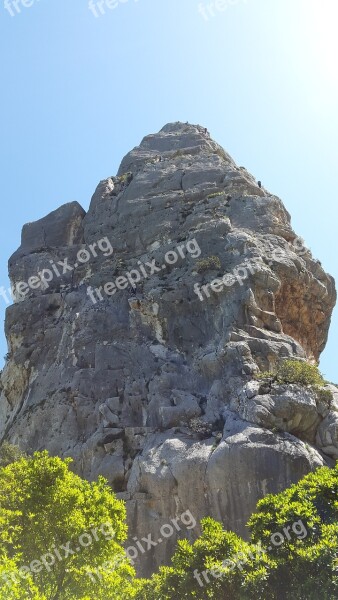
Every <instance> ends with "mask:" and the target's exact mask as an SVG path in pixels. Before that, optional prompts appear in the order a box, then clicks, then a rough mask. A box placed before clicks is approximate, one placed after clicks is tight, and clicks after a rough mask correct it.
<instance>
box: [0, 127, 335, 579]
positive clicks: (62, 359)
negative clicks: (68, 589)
mask: <svg viewBox="0 0 338 600" xmlns="http://www.w3.org/2000/svg"><path fill="white" fill-rule="evenodd" d="M9 271H10V278H11V281H12V285H13V287H15V292H14V297H15V303H14V304H13V305H12V306H10V307H9V308H8V309H7V315H6V336H7V340H8V345H9V360H8V362H7V364H6V367H5V369H4V371H3V373H2V395H1V403H0V414H1V429H2V435H3V436H6V438H7V439H8V440H10V441H11V442H13V443H16V444H19V445H20V447H21V448H23V449H25V450H27V451H29V452H31V451H33V450H40V449H43V448H47V449H48V450H49V451H50V452H51V453H52V454H59V455H61V456H72V457H73V458H74V468H75V470H76V471H77V472H78V473H79V474H81V475H82V476H84V477H86V478H88V479H94V478H96V477H97V476H98V475H99V474H103V475H104V476H105V477H107V479H108V480H109V482H110V483H111V485H112V487H113V489H114V490H115V491H116V492H117V493H118V494H119V495H120V497H122V498H124V499H125V500H126V501H127V507H128V517H129V525H130V538H131V539H132V538H133V537H136V536H137V537H138V539H141V538H142V537H143V536H145V537H147V536H148V535H149V534H151V535H152V539H154V540H157V539H158V538H159V530H160V527H161V525H163V524H167V523H170V520H171V519H175V518H177V517H179V515H181V514H182V513H184V512H185V511H187V510H190V511H191V513H192V514H193V515H194V517H195V519H196V521H199V519H201V518H202V517H203V516H205V515H212V516H213V517H215V518H217V519H220V520H222V521H223V522H224V524H225V526H226V527H229V528H232V529H234V530H236V531H237V532H239V533H242V534H244V533H245V528H244V525H245V522H246V520H247V519H248V517H249V515H250V513H251V511H252V510H253V509H254V507H255V504H256V501H257V500H258V499H259V498H260V497H262V496H264V495H265V494H266V493H269V492H277V491H279V490H281V489H283V488H285V487H286V486H287V485H289V484H290V483H291V482H295V481H297V480H298V479H299V478H300V477H302V476H303V475H304V474H305V473H307V472H308V471H310V470H311V469H314V468H315V467H316V466H318V465H322V464H325V463H326V462H327V461H330V460H331V458H332V457H336V456H338V450H337V448H338V418H337V416H336V415H338V412H337V411H338V400H337V401H336V396H335V394H336V390H335V388H333V390H332V391H333V393H334V400H333V401H332V404H331V405H330V403H329V404H328V405H323V403H322V402H321V401H320V399H318V398H316V397H315V395H314V394H313V393H312V392H310V391H306V390H304V389H302V388H299V387H298V386H284V387H283V386H282V387H278V386H277V387H275V388H273V387H272V388H271V389H265V388H264V386H263V388H262V386H261V385H260V384H259V383H257V382H256V381H255V380H254V375H255V373H257V372H258V371H259V370H267V369H271V368H273V367H274V366H275V365H276V363H277V362H278V361H279V360H280V359H282V358H287V357H298V358H301V359H307V360H310V361H314V360H317V359H318V357H319V355H320V353H321V351H322V350H323V348H324V346H325V343H326V339H327V333H328V328H329V323H330V317H331V313H332V309H333V306H334V304H335V299H336V295H335V287H334V281H333V279H332V278H331V277H330V276H329V275H327V274H326V273H325V272H324V271H323V269H322V267H321V265H320V263H319V262H318V261H316V260H314V259H313V258H312V256H311V253H310V252H309V251H308V250H307V249H306V248H305V247H304V246H303V244H302V242H301V240H300V239H299V238H297V236H296V234H295V233H294V232H293V230H292V228H291V225H290V217H289V214H288V213H287V211H286V210H285V208H284V206H283V203H282V202H281V200H280V199H279V198H277V197H276V196H274V195H271V194H270V193H269V192H268V191H267V190H266V189H264V187H260V186H259V185H258V182H257V181H256V180H255V178H254V177H253V176H252V175H250V173H248V172H247V171H246V170H245V169H244V168H243V167H237V166H236V164H235V163H234V161H233V160H232V158H231V157H230V156H229V155H228V154H227V153H226V152H225V151H224V150H223V149H222V148H221V147H220V146H219V145H218V144H217V143H216V142H214V141H213V140H212V139H211V138H210V136H209V134H208V132H207V131H206V130H205V128H203V127H200V126H198V125H196V126H195V125H189V124H183V123H173V124H168V125H166V126H165V127H164V128H163V129H162V130H161V131H160V132H159V133H157V134H154V135H148V136H146V137H145V138H144V139H143V141H142V142H141V144H140V146H139V147H137V148H135V149H134V150H132V151H131V152H130V153H129V154H127V156H126V157H125V158H124V159H123V161H122V163H121V167H120V169H119V172H118V174H117V176H116V177H109V178H108V179H107V180H105V181H102V182H100V184H99V185H98V187H97V190H96V192H95V193H94V196H93V198H92V201H91V204H90V208H89V210H88V212H87V213H85V211H84V210H83V209H82V208H81V207H80V205H79V204H78V203H76V202H73V203H70V204H66V205H64V206H62V207H60V208H59V209H57V210H56V211H54V212H53V213H51V214H50V215H48V216H46V217H44V218H43V219H41V220H39V221H37V222H35V223H29V224H27V225H25V226H24V228H23V233H22V243H21V246H20V248H19V249H18V250H17V252H15V254H14V255H13V256H12V257H11V259H10V261H9ZM134 281H135V286H134V287H133V285H132V283H133V282H134ZM28 282H29V283H28ZM39 282H40V284H39ZM324 404H325V403H324ZM174 529H175V531H174V534H173V535H171V536H170V537H168V538H167V539H165V540H163V541H162V543H161V544H159V545H158V546H157V547H152V548H151V549H149V550H148V551H146V552H145V553H143V554H142V553H140V555H139V557H138V558H137V560H136V564H138V565H140V567H141V570H143V572H144V573H146V572H149V571H150V570H153V569H154V568H155V567H156V565H158V564H160V563H162V562H164V561H167V560H168V559H169V557H170V554H171V552H172V551H173V548H174V546H175V542H176V539H177V536H180V535H181V536H188V537H190V538H191V539H193V538H194V536H196V534H197V533H198V526H197V527H196V528H191V529H185V528H184V526H182V528H181V531H180V532H179V531H177V528H174ZM131 543H135V542H131Z"/></svg>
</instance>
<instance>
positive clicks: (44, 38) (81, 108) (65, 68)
mask: <svg viewBox="0 0 338 600" xmlns="http://www.w3.org/2000/svg"><path fill="white" fill-rule="evenodd" d="M93 1H94V7H95V9H96V11H97V12H99V8H98V6H97V4H96V3H95V0H93ZM218 2H219V4H217V1H215V2H209V1H207V0H205V1H203V0H202V1H201V2H200V1H199V0H137V1H136V0H124V2H122V0H119V1H118V0H116V6H115V8H108V4H109V0H105V2H104V1H103V0H102V3H101V6H102V10H104V11H105V14H101V15H99V16H97V17H95V16H94V14H93V12H95V11H94V10H93V12H92V11H91V10H89V7H88V0H17V6H18V10H19V11H20V12H18V11H17V10H16V9H15V7H14V5H13V0H8V3H9V5H7V6H8V8H7V9H6V8H5V5H4V0H0V49H1V57H2V59H1V82H2V86H1V87H2V91H1V96H0V104H1V110H0V120H1V138H0V140H1V141H0V165H1V193H2V220H1V261H0V285H4V286H7V285H8V280H7V259H8V257H9V256H10V255H11V253H12V252H13V251H14V250H15V249H16V248H17V247H18V245H19V243H20V233H21V227H22V225H23V224H24V223H26V222H28V221H33V220H35V219H38V218H40V217H42V216H44V215H45V214H47V213H48V212H50V211H51V210H54V209H55V208H57V207H58V206H60V205H61V204H63V203H65V202H69V201H72V200H77V201H78V202H80V203H81V204H82V206H83V207H84V208H88V205H89V201H90V197H91V195H92V193H93V191H94V189H95V187H96V185H97V183H98V181H99V180H100V179H103V178H105V177H108V176H110V175H113V174H115V173H116V171H117V168H118V165H119V163H120V161H121V159H122V157H123V155H124V154H126V152H127V151H129V150H130V149H131V148H132V147H133V146H135V145H137V144H138V143H139V142H140V140H141V138H142V137H143V136H144V135H146V134H148V133H151V132H155V131H158V130H159V129H160V128H161V127H162V126H163V125H164V124H165V123H167V122H169V121H176V120H182V121H187V120H188V121H189V122H191V123H200V124H202V125H204V126H206V127H208V129H209V130H210V132H211V135H212V136H213V137H214V138H215V139H216V140H217V141H218V142H219V143H221V144H222V145H223V146H224V147H225V148H226V150H227V151H228V152H229V153H230V154H231V155H232V156H233V157H234V159H235V160H236V161H237V163H238V164H239V165H240V166H241V165H243V166H245V167H246V168H247V169H248V170H249V171H251V172H252V173H253V175H255V176H256V177H257V179H261V180H262V181H263V184H264V186H265V187H267V188H268V189H269V190H270V191H271V192H272V193H274V194H276V195H278V196H280V197H281V198H282V200H283V201H284V203H285V205H286V207H287V209H288V210H289V212H290V213H291V215H292V223H293V226H294V229H295V230H296V232H297V233H298V234H299V235H301V236H302V237H303V238H304V239H305V241H306V243H307V244H308V246H309V247H310V248H311V250H312V252H313V254H314V256H315V257H316V258H319V259H320V260H321V262H322V264H323V266H324V268H325V269H326V270H327V271H328V272H330V273H331V274H332V275H333V276H335V277H336V278H337V277H338V269H337V258H336V256H337V235H336V222H335V218H336V216H337V213H338V211H337V200H338V199H337V186H336V170H337V164H338V149H337V138H338V112H337V106H338V102H337V100H338V75H337V66H336V57H337V56H338V42H337V35H336V31H337V21H338V19H337V16H338V8H337V3H336V0H321V1H320V2H319V1H318V0H222V2H221V0H218ZM29 4H31V6H28V5H29ZM24 5H26V7H25V6H24ZM110 5H111V6H112V5H113V2H112V0H110ZM216 5H217V6H218V9H217V8H216ZM199 6H200V9H199ZM208 6H209V8H208ZM222 6H223V10H220V8H221V7H222ZM203 11H204V16H203ZM10 13H12V14H13V16H11V14H10ZM5 308H6V305H5V302H4V301H3V300H2V299H1V298H0V318H1V322H2V321H3V318H4V314H5ZM337 333H338V316H337V313H335V316H334V319H333V323H332V326H331V331H330V338H329V343H328V345H327V348H326V350H325V352H324V354H323V356H322V360H321V369H322V371H323V372H324V373H325V375H326V376H327V378H329V379H330V380H333V381H337V380H338V373H337V372H336V355H337V346H338V336H337ZM6 351H7V350H6V342H5V338H4V335H1V336H0V355H1V357H2V355H4V354H5V353H6Z"/></svg>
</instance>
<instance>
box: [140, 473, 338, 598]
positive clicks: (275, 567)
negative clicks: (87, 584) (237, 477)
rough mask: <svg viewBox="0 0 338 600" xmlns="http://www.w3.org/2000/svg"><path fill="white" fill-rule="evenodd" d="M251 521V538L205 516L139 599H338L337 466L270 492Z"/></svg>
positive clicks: (151, 580) (180, 543) (147, 582)
mask: <svg viewBox="0 0 338 600" xmlns="http://www.w3.org/2000/svg"><path fill="white" fill-rule="evenodd" d="M248 526H249V528H250V530H251V539H250V542H245V541H244V540H242V539H241V538H239V537H238V536H237V535H235V534H234V533H230V532H226V531H224V530H223V528H222V526H221V525H220V524H219V523H216V522H215V521H213V520H212V519H209V518H208V519H205V520H204V521H203V522H202V535H201V536H200V538H199V539H198V540H197V541H196V542H195V543H194V544H190V543H189V542H187V541H186V540H185V541H183V542H179V543H178V547H177V551H176V553H175V555H174V557H173V559H172V563H171V566H170V567H163V568H161V569H160V571H159V572H158V573H157V574H155V575H154V576H153V577H152V578H151V579H150V580H147V581H143V582H142V589H141V590H140V591H139V593H138V596H137V598H138V600H158V599H161V600H173V599H174V598H175V599H177V600H180V599H183V598H184V599H185V598H196V600H197V599H198V600H207V599H208V600H209V599H215V600H216V599H217V600H218V599H219V598H222V600H223V599H224V600H226V599H229V600H230V599H231V600H251V599H252V598H255V600H318V598H321V600H332V599H334V598H338V571H337V568H338V466H336V467H335V468H334V469H329V468H327V467H323V468H320V469H318V470H317V471H316V472H315V473H311V474H309V475H307V476H306V477H305V478H304V479H302V480H301V481H300V482H299V483H298V484H295V485H293V486H291V487H290V488H288V489H287V490H286V491H284V492H282V493H280V494H276V495H269V496H266V497H265V498H264V499H263V500H261V501H260V502H259V503H258V505H257V511H256V512H255V513H254V514H253V515H252V517H251V519H250V521H249V524H248ZM201 583H202V585H201Z"/></svg>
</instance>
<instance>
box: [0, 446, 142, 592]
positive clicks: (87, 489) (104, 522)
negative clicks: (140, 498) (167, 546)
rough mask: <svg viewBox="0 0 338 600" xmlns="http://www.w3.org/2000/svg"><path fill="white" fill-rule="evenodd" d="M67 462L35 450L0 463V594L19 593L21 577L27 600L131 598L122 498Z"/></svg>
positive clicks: (107, 486) (131, 585)
mask: <svg viewBox="0 0 338 600" xmlns="http://www.w3.org/2000/svg"><path fill="white" fill-rule="evenodd" d="M70 463H71V459H67V460H62V459H60V458H57V457H56V458H52V457H50V456H49V455H48V453H47V452H41V453H35V454H34V455H33V457H28V458H27V457H23V458H21V459H19V460H18V461H16V462H14V463H12V464H9V465H7V466H6V467H3V468H1V469H0V552H1V554H0V557H1V556H2V557H3V559H0V564H1V584H0V586H1V587H0V589H1V594H2V595H0V598H1V600H5V599H6V600H7V599H8V598H10V593H11V594H12V598H13V600H14V599H15V600H16V598H18V599H21V596H20V595H19V596H15V593H17V592H16V590H17V589H18V588H20V586H21V587H22V586H23V583H24V584H25V585H26V586H28V588H29V586H30V585H31V587H32V590H31V591H30V592H29V593H30V594H31V595H26V596H24V597H27V598H33V600H66V599H67V600H68V599H72V600H73V599H74V600H75V599H78V598H81V599H82V600H91V599H92V598H95V600H101V599H102V600H103V599H104V600H106V599H107V598H109V600H113V599H116V600H117V599H118V600H121V599H124V598H126V599H128V600H129V598H132V597H133V594H134V584H133V577H134V570H133V569H132V567H131V566H130V564H129V562H128V561H127V559H126V556H125V553H124V551H123V549H122V546H121V544H122V543H123V542H124V540H125V539H126V535H127V527H126V525H125V517H126V511H125V506H124V503H123V502H121V501H119V500H117V499H116V497H115V496H114V494H113V493H112V491H111V489H110V487H109V485H108V483H107V481H106V480H105V479H104V478H103V477H100V478H99V479H98V481H97V482H93V483H89V482H87V481H85V480H83V479H81V478H80V477H78V476H77V475H75V474H74V473H73V472H72V471H70V469H69V465H70ZM11 561H12V562H11ZM11 565H12V567H13V569H12V570H11V568H12V567H11ZM18 574H19V577H17V575H18ZM34 593H36V594H40V595H41V596H34ZM27 594H28V592H27Z"/></svg>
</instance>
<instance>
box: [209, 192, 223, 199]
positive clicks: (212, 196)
mask: <svg viewBox="0 0 338 600" xmlns="http://www.w3.org/2000/svg"><path fill="white" fill-rule="evenodd" d="M217 196H224V192H215V193H214V194H209V195H208V196H207V198H208V199H209V200H210V199H211V198H217Z"/></svg>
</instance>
